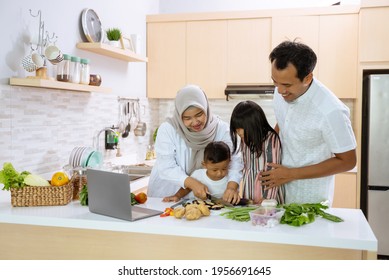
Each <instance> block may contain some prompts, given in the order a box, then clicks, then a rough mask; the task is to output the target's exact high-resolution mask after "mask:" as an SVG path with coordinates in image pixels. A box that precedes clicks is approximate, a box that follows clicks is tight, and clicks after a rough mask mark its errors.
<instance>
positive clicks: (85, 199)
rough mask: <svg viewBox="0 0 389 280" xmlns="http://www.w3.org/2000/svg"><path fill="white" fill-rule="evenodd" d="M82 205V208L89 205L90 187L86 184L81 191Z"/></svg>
mask: <svg viewBox="0 0 389 280" xmlns="http://www.w3.org/2000/svg"><path fill="white" fill-rule="evenodd" d="M80 204H81V205H82V206H87V205H88V187H87V185H86V184H84V185H83V186H82V188H81V191H80Z"/></svg>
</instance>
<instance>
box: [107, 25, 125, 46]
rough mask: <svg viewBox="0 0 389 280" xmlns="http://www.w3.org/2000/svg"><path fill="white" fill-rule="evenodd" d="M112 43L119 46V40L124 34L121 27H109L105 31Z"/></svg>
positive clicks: (109, 41)
mask: <svg viewBox="0 0 389 280" xmlns="http://www.w3.org/2000/svg"><path fill="white" fill-rule="evenodd" d="M105 33H106V35H107V39H108V43H109V44H110V45H114V46H117V47H118V46H119V40H120V37H121V36H122V32H121V31H120V29H119V28H109V29H107V30H106V31H105Z"/></svg>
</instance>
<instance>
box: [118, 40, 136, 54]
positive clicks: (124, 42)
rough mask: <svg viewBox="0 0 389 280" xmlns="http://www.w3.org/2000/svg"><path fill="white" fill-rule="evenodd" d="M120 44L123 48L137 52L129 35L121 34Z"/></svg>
mask: <svg viewBox="0 0 389 280" xmlns="http://www.w3.org/2000/svg"><path fill="white" fill-rule="evenodd" d="M120 46H121V48H122V49H128V50H130V51H132V52H135V48H134V44H133V42H132V40H131V38H129V37H125V36H121V37H120Z"/></svg>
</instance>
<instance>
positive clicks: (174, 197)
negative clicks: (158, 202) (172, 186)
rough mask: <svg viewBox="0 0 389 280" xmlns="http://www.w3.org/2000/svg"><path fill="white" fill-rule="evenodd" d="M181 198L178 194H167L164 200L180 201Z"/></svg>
mask: <svg viewBox="0 0 389 280" xmlns="http://www.w3.org/2000/svg"><path fill="white" fill-rule="evenodd" d="M179 200H180V198H179V197H178V196H175V195H172V196H166V197H164V198H163V199H162V201H163V202H178V201H179Z"/></svg>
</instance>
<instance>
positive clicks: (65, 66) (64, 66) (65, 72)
mask: <svg viewBox="0 0 389 280" xmlns="http://www.w3.org/2000/svg"><path fill="white" fill-rule="evenodd" d="M70 59H71V56H70V55H68V54H64V55H63V60H62V61H61V62H60V63H59V64H58V66H57V81H60V82H69V81H70Z"/></svg>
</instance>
